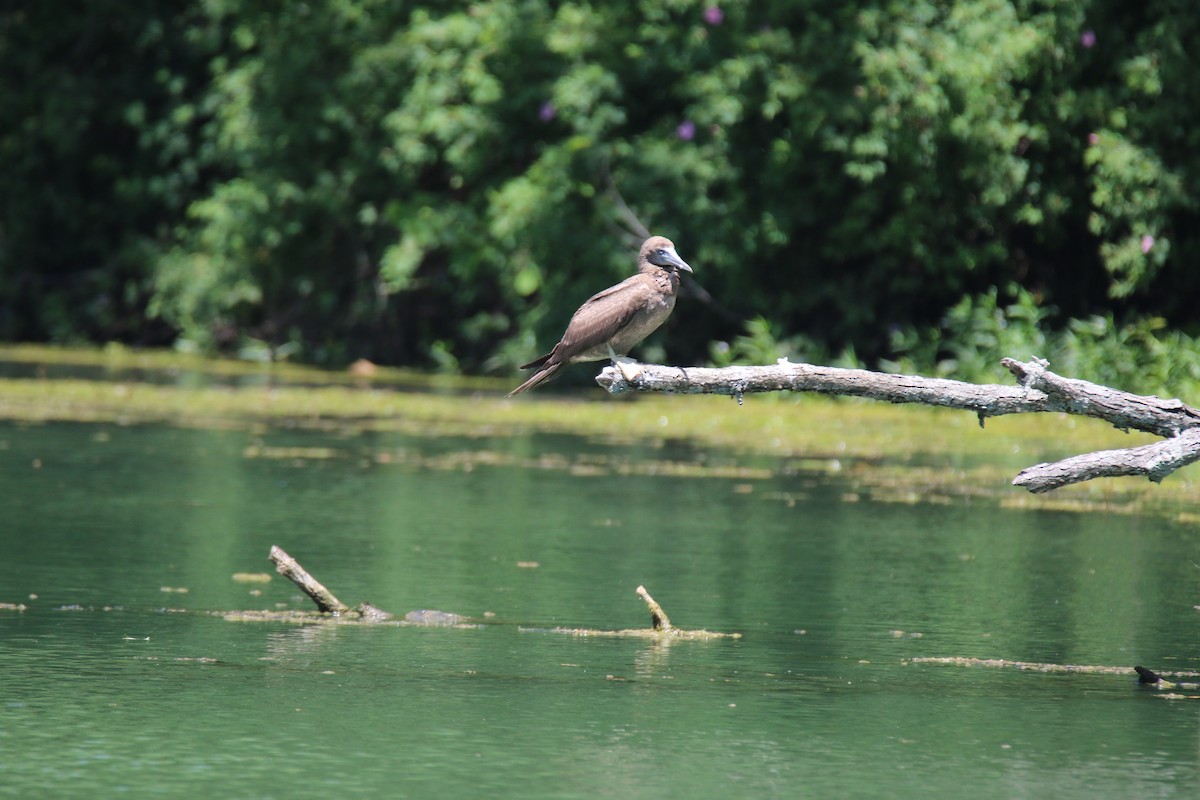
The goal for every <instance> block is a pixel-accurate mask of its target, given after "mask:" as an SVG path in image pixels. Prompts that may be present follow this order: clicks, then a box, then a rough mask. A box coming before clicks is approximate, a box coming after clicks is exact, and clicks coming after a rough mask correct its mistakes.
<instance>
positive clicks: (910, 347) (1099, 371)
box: [883, 284, 1200, 397]
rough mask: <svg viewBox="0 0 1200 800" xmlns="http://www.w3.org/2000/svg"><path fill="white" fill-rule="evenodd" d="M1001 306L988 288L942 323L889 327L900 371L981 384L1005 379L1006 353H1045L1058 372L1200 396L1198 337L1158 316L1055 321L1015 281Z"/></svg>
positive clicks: (895, 368)
mask: <svg viewBox="0 0 1200 800" xmlns="http://www.w3.org/2000/svg"><path fill="white" fill-rule="evenodd" d="M1008 294H1009V295H1010V297H1011V301H1010V302H1008V303H1007V304H1004V303H1002V302H1001V300H1000V296H999V293H998V292H997V291H996V290H994V289H993V290H991V291H989V292H987V293H985V294H983V295H980V296H976V297H964V298H963V299H962V300H961V301H959V302H958V303H957V304H955V306H954V307H953V308H952V309H950V311H949V313H947V315H946V317H945V318H944V319H943V320H942V322H941V324H940V325H938V326H936V327H931V328H929V329H925V330H918V329H916V328H914V327H911V326H906V327H903V328H899V329H897V330H895V331H894V332H893V336H892V346H893V350H894V351H895V352H896V353H897V354H898V358H896V359H895V360H888V361H885V362H884V363H883V366H884V368H885V369H886V370H888V371H890V372H897V373H907V374H923V375H935V376H938V377H946V378H954V379H956V380H965V381H973V382H981V383H1000V382H1005V381H1007V380H1008V379H1009V376H1008V375H1007V373H1006V372H1005V370H1004V368H1003V367H1001V366H1000V363H999V362H1000V359H1001V358H1002V357H1005V356H1009V357H1013V358H1019V359H1028V358H1031V357H1034V356H1037V357H1040V358H1045V359H1047V360H1048V361H1049V362H1050V364H1051V365H1052V368H1053V369H1054V370H1055V371H1056V372H1058V373H1059V374H1062V375H1070V376H1072V377H1078V378H1082V379H1085V380H1090V381H1093V382H1095V383H1101V384H1105V385H1108V386H1113V387H1116V388H1120V389H1123V390H1125V391H1131V392H1137V393H1142V394H1159V395H1162V396H1176V397H1178V396H1184V397H1188V396H1197V395H1200V341H1197V340H1196V339H1194V338H1192V337H1190V336H1188V335H1187V334H1185V333H1183V332H1181V331H1178V330H1170V329H1168V328H1167V325H1166V322H1165V321H1164V320H1162V319H1160V318H1136V319H1134V320H1132V321H1131V322H1127V323H1124V324H1118V323H1117V322H1116V321H1115V319H1114V318H1113V315H1112V314H1111V313H1109V314H1104V315H1093V316H1090V317H1088V318H1086V319H1072V320H1068V321H1067V322H1066V325H1056V322H1058V320H1057V319H1056V318H1057V317H1058V314H1057V312H1056V311H1055V309H1053V308H1048V307H1044V306H1042V305H1040V304H1039V303H1038V301H1037V299H1036V298H1035V297H1034V296H1033V295H1032V294H1030V293H1029V292H1028V291H1026V290H1024V289H1022V288H1021V287H1019V286H1017V285H1015V284H1014V285H1012V286H1010V287H1009V289H1008Z"/></svg>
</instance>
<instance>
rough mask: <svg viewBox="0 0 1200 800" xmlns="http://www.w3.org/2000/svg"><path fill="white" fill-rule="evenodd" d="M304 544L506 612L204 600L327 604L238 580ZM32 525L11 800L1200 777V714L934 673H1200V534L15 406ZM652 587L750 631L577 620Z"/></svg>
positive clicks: (331, 567) (6, 504) (403, 600)
mask: <svg viewBox="0 0 1200 800" xmlns="http://www.w3.org/2000/svg"><path fill="white" fill-rule="evenodd" d="M681 464H682V465H685V466H687V467H688V468H689V469H688V470H686V471H687V472H688V475H687V476H686V477H681V476H680V473H681V472H683V471H684V470H680V469H679V466H680V465H681ZM736 466H754V467H757V468H759V469H762V470H766V471H767V472H766V473H765V474H762V475H759V476H757V477H716V476H715V475H726V474H728V470H729V468H731V467H736ZM709 469H712V470H713V471H712V472H711V473H710V472H708V471H707V470H709ZM768 475H769V477H767V476H768ZM272 544H278V545H280V546H282V547H284V548H285V549H286V550H288V551H289V552H290V553H291V554H292V555H293V556H295V557H296V558H297V559H299V560H300V561H301V562H302V563H303V564H304V565H305V566H306V567H308V568H309V570H310V571H312V572H313V573H314V574H315V575H316V576H317V577H318V578H320V579H321V580H322V581H323V582H324V583H325V584H326V585H327V586H329V588H330V589H332V590H333V591H335V592H336V593H337V594H338V595H339V596H340V597H341V599H343V600H344V601H346V602H348V603H351V604H354V603H358V602H361V601H364V600H365V601H370V602H372V603H374V604H376V605H378V606H380V607H382V608H385V609H388V610H391V611H398V612H404V611H408V610H411V609H418V608H436V609H441V610H444V611H452V612H457V613H459V614H465V615H468V616H470V617H473V618H477V619H479V620H480V621H481V622H483V623H484V624H483V626H482V627H481V628H479V629H476V630H457V629H442V628H414V627H394V626H375V627H371V626H349V625H343V626H307V627H302V626H295V625H290V624H285V623H244V622H227V621H225V620H224V619H222V618H220V617H219V616H213V615H210V614H208V613H205V612H211V611H222V610H231V609H262V608H276V607H278V606H281V605H282V606H285V607H288V608H297V609H299V608H307V607H309V603H308V601H307V600H306V599H304V598H301V597H299V596H298V594H297V592H296V591H295V589H294V588H293V587H292V586H291V584H290V583H288V582H286V581H285V580H283V579H281V578H279V577H277V576H276V577H275V578H274V579H273V580H271V582H270V583H268V584H248V583H240V582H236V581H234V580H233V578H232V576H233V575H234V573H240V572H270V571H271V565H270V564H269V562H268V561H267V560H266V555H267V551H268V549H269V548H270V546H271V545H272ZM0 548H2V549H0V553H2V556H0V602H4V603H24V604H25V605H27V606H28V608H27V610H25V611H23V612H22V611H12V610H5V611H0V796H5V797H21V798H37V797H48V798H50V797H52V798H60V797H89V798H91V797H115V796H130V797H140V796H168V797H195V796H212V797H247V798H253V797H264V798H266V797H279V798H296V797H413V798H425V797H489V798H501V797H522V798H529V797H555V798H571V797H579V798H591V797H618V798H631V797H686V798H705V797H714V798H718V797H719V798H729V797H772V796H780V797H899V796H911V797H962V796H966V795H970V796H972V797H984V798H986V797H1054V798H1072V797H1081V798H1082V797H1088V798H1092V797H1114V798H1116V797H1121V798H1127V797H1143V798H1144V797H1174V796H1181V797H1192V796H1195V792H1196V790H1197V786H1200V701H1195V700H1174V701H1172V700H1166V699H1164V698H1163V697H1162V696H1161V694H1162V693H1159V692H1155V691H1153V690H1148V689H1144V688H1141V687H1138V686H1137V685H1136V683H1135V681H1134V680H1133V679H1132V678H1131V677H1126V676H1123V675H1097V674H1039V673H1031V672H1019V671H1016V670H1010V669H985V668H961V667H947V666H933V665H926V664H913V663H909V662H908V659H911V658H914V657H922V656H967V657H980V658H1003V659H1011V660H1023V661H1037V662H1055V663H1073V664H1095V665H1113V666H1132V665H1133V664H1135V663H1136V664H1146V665H1148V666H1151V667H1153V668H1156V669H1161V670H1183V669H1186V670H1196V669H1198V668H1200V651H1198V648H1197V646H1196V642H1197V641H1198V636H1197V630H1198V626H1200V614H1198V613H1197V612H1196V611H1195V610H1194V609H1193V605H1195V604H1196V603H1200V566H1198V564H1200V533H1198V532H1197V530H1196V528H1195V527H1194V526H1191V527H1188V526H1183V525H1176V524H1173V523H1169V522H1164V521H1162V520H1160V519H1150V518H1133V517H1129V516H1111V515H1110V516H1105V515H1097V514H1063V513H1047V512H1029V511H1022V512H1018V511H1005V510H1001V509H998V508H997V507H996V506H995V505H993V504H990V503H988V504H975V505H971V504H966V503H963V504H959V505H924V504H916V505H898V504H882V503H875V502H872V501H871V500H870V499H869V496H867V495H866V494H863V493H855V492H854V491H853V490H852V487H850V486H848V485H844V484H839V483H836V482H831V481H830V480H829V479H827V478H823V477H820V476H816V475H812V474H808V473H805V472H804V471H802V470H799V469H797V468H795V466H794V465H790V464H788V463H785V462H773V461H769V460H755V461H753V462H752V463H751V462H749V461H748V460H744V459H737V458H733V457H731V456H728V455H722V454H721V453H717V452H705V451H698V450H693V449H690V448H688V447H686V446H685V445H676V446H668V447H666V448H645V449H639V448H636V447H630V446H627V445H620V446H618V445H608V444H604V443H599V442H594V441H584V440H580V439H574V438H571V437H566V436H558V437H545V436H539V437H521V438H496V439H494V440H489V439H453V438H448V437H439V438H427V439H422V438H405V437H402V436H399V435H392V434H369V433H361V432H357V431H355V430H352V429H348V430H345V431H342V432H314V431H302V430H264V431H258V432H253V433H252V432H247V431H240V430H233V431H207V430H188V429H179V428H171V427H156V426H143V427H137V426H134V427H120V426H111V425H108V426H93V425H70V424H53V425H44V426H20V425H14V424H8V423H3V424H0ZM534 563H536V566H534V565H533V564H534ZM639 584H644V585H645V586H646V587H647V588H648V589H649V590H650V592H651V593H652V594H653V595H654V596H655V597H656V598H657V599H658V600H659V601H660V602H661V603H662V604H663V605H664V606H665V608H666V609H667V611H668V613H670V614H671V617H672V621H673V622H674V623H675V624H676V625H679V626H681V627H695V628H700V627H703V628H707V629H709V630H718V631H739V632H741V633H743V634H744V636H743V638H742V639H740V640H720V641H708V642H687V641H677V642H654V641H647V640H639V639H620V638H605V637H573V636H567V635H563V634H560V633H550V632H547V631H546V629H549V628H552V627H555V626H569V627H592V628H602V629H617V628H630V627H644V626H646V625H647V623H648V614H647V612H646V610H645V607H644V605H643V604H642V603H641V601H640V600H638V598H637V597H636V595H635V593H634V589H635V588H636V587H637V586H638V585H639ZM164 588H167V589H171V590H173V591H169V592H165V591H163V589H164ZM180 589H186V590H187V591H186V592H181V591H178V590H180ZM255 591H259V592H261V593H260V594H253V592H255ZM31 595H36V599H31ZM1191 693H1192V694H1200V692H1196V691H1193V692H1191Z"/></svg>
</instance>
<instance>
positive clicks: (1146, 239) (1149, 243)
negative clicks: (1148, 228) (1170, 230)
mask: <svg viewBox="0 0 1200 800" xmlns="http://www.w3.org/2000/svg"><path fill="white" fill-rule="evenodd" d="M1151 247H1154V237H1153V236H1151V235H1150V234H1148V233H1147V234H1146V235H1145V236H1143V237H1142V255H1145V254H1146V253H1149V252H1150V248H1151Z"/></svg>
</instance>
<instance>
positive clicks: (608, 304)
mask: <svg viewBox="0 0 1200 800" xmlns="http://www.w3.org/2000/svg"><path fill="white" fill-rule="evenodd" d="M680 270H682V271H684V272H691V271H692V268H691V267H689V266H688V264H687V262H686V261H684V260H683V259H682V258H680V257H679V254H678V253H676V252H675V245H674V244H672V243H671V240H670V239H667V238H666V237H663V236H651V237H650V238H649V239H647V240H646V241H645V242H643V243H642V249H641V252H640V253H638V271H637V274H636V275H633V276H631V277H629V278H626V279H625V280H623V281H621V282H620V283H618V284H617V285H616V286H610V287H609V288H607V289H605V290H604V291H603V292H600V293H599V294H594V295H592V296H591V297H589V298H588V300H587V302H585V303H584V304H583V305H581V306H580V307H579V310H578V311H576V312H575V316H573V317H571V321H570V322H569V323H567V331H566V333H564V334H563V336H562V339H561V340H560V341H559V343H558V344H556V345H554V349H552V350H551V351H550V352H549V353H547V354H546V355H544V356H542V357H541V358H535V359H534V360H533V361H530V362H529V363H528V364H525V365H523V366H522V367H521V369H536V370H537V372H535V373H533V375H532V376H530V378H529V380H527V381H525V382H524V383H522V384H521V385H520V386H518V387H517V388H516V389H513V390H512V391H511V392H509V394H508V396H509V397H512V396H513V395H515V394H520V393H521V392H525V391H528V390H530V389H532V388H534V387H535V386H539V385H540V384H542V383H545V382H546V381H548V380H550V379H551V378H553V377H554V376H555V375H557V374H558V372H559V370H561V369H562V368H563V367H565V366H567V365H568V364H575V363H577V362H580V361H600V360H602V359H605V358H614V357H617V356H624V355H625V354H626V353H628V352H629V351H630V349H631V348H633V346H634V345H636V344H637V343H638V342H640V341H642V339H645V338H646V337H647V336H649V335H650V334H651V333H653V332H654V331H655V330H656V329H657V328H658V326H659V325H662V324H663V323H664V322H666V320H667V317H669V316H671V311H672V309H674V308H675V295H676V294H677V293H678V291H679V272H680Z"/></svg>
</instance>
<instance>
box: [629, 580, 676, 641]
mask: <svg viewBox="0 0 1200 800" xmlns="http://www.w3.org/2000/svg"><path fill="white" fill-rule="evenodd" d="M637 593H638V597H640V598H642V599H643V600H645V601H646V605H647V606H649V608H650V624H651V625H653V626H654V630H656V631H669V630H671V619H670V617H668V616H667V612H665V611H663V610H662V606H660V605H659V604H658V603H657V602H655V600H654V598H653V597H651V596H650V593H649V592H647V591H646V587H645V586H639V587H637Z"/></svg>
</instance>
